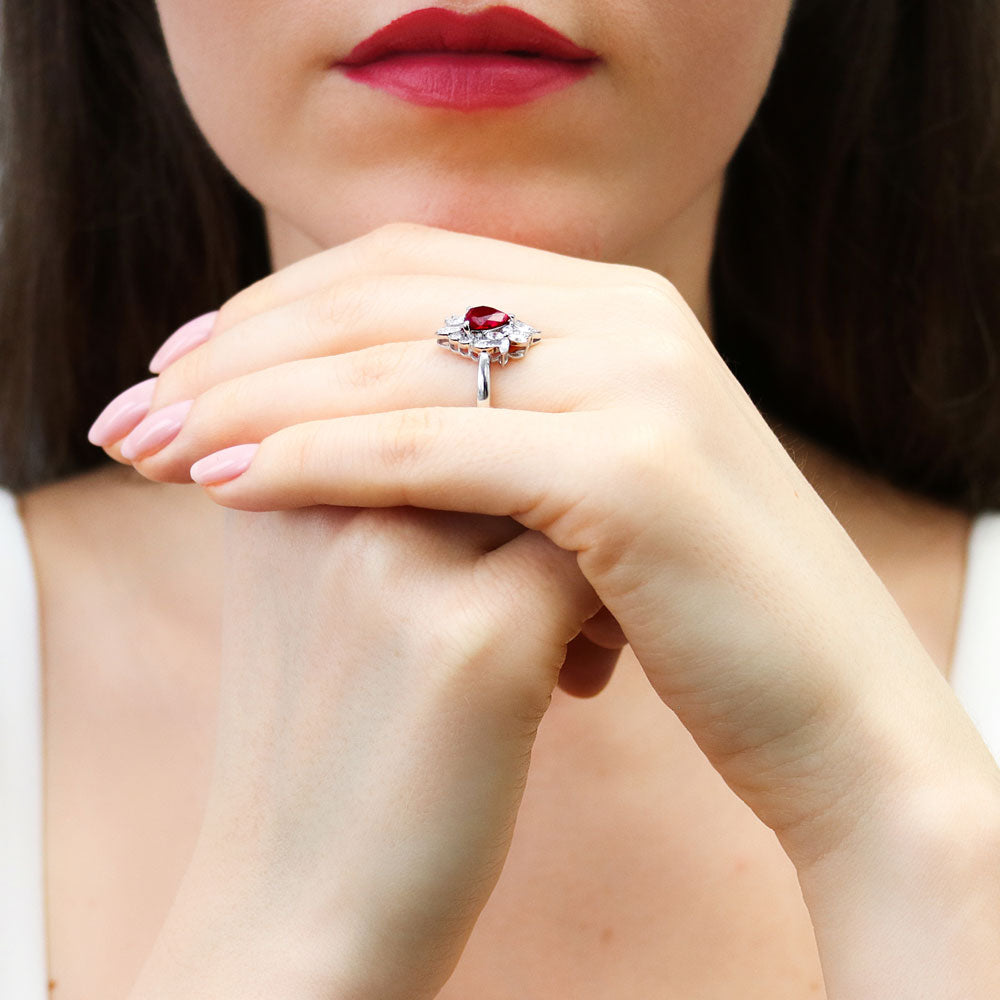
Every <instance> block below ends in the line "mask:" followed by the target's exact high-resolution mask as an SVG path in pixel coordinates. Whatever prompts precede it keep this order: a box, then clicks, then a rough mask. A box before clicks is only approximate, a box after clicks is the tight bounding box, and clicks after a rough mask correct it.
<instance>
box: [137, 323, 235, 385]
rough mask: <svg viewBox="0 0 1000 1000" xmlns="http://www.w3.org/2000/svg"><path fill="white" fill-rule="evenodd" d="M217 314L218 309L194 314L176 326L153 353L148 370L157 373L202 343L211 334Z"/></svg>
mask: <svg viewBox="0 0 1000 1000" xmlns="http://www.w3.org/2000/svg"><path fill="white" fill-rule="evenodd" d="M218 315H219V310H218V309H216V310H214V311H213V312H207V313H204V314H203V315H201V316H196V317H195V318H194V319H191V320H188V321H187V322H186V323H185V324H184V325H183V326H181V327H178V328H177V329H176V330H175V331H174V332H173V333H172V334H170V336H169V337H167V339H166V340H165V341H164V342H163V343H162V344H161V345H160V349H159V350H158V351H157V352H156V353H155V354H154V355H153V360H152V361H150V362H149V370H150V371H151V372H156V373H157V374H159V373H160V372H162V371H163V369H164V368H166V367H167V365H169V364H173V362H175V361H176V360H177V359H178V358H179V357H181V356H182V355H184V354H187V352H188V351H190V350H193V349H194V348H195V347H197V346H198V345H199V344H203V343H204V342H205V341H206V340H208V338H209V337H210V336H211V335H212V327H213V326H214V325H215V317H216V316H218Z"/></svg>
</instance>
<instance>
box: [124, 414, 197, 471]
mask: <svg viewBox="0 0 1000 1000" xmlns="http://www.w3.org/2000/svg"><path fill="white" fill-rule="evenodd" d="M192 403H194V400H193V399H182V400H181V401H180V402H179V403H171V404H170V406H164V407H163V408H162V409H159V410H156V411H154V412H153V413H150V414H149V416H147V417H145V418H144V419H143V421H142V422H141V423H139V424H138V425H137V426H136V428H135V430H134V431H132V433H131V434H129V436H128V437H127V438H125V440H124V441H122V446H121V452H122V458H127V459H128V460H129V461H130V462H131V461H132V460H133V459H136V458H138V457H139V456H140V455H147V454H149V453H150V452H153V451H156V450H157V449H159V448H162V447H163V446H164V445H166V444H169V443H170V442H171V441H173V439H174V438H175V437H177V432H178V431H179V430H180V429H181V424H183V423H184V418H185V417H186V416H187V413H188V410H190V409H191V404H192Z"/></svg>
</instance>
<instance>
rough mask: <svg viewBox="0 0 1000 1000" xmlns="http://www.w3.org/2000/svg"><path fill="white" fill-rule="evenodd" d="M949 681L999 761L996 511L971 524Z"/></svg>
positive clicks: (999, 518)
mask: <svg viewBox="0 0 1000 1000" xmlns="http://www.w3.org/2000/svg"><path fill="white" fill-rule="evenodd" d="M950 679H951V686H952V688H953V690H954V691H955V694H956V695H958V698H959V700H960V701H961V702H962V704H963V705H964V706H965V710H966V711H967V712H968V713H969V716H970V717H971V718H972V721H973V722H974V723H975V724H976V728H977V729H978V730H979V732H980V734H981V735H982V737H983V740H984V742H985V743H986V745H987V746H988V747H989V748H990V750H991V751H992V753H993V756H994V757H995V758H996V760H997V762H998V763H1000V511H986V512H984V513H982V514H980V515H979V516H978V517H977V518H976V519H975V520H974V521H973V524H972V534H971V535H970V537H969V564H968V568H967V570H966V576H965V594H964V596H963V598H962V610H961V614H960V616H959V621H958V634H957V636H956V639H955V652H954V656H953V658H952V665H951V671H950Z"/></svg>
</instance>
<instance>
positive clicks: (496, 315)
mask: <svg viewBox="0 0 1000 1000" xmlns="http://www.w3.org/2000/svg"><path fill="white" fill-rule="evenodd" d="M444 322H445V325H444V326H442V327H441V328H440V329H439V330H438V331H437V342H438V343H439V344H440V345H441V346H442V347H447V348H449V349H450V350H452V351H455V352H456V353H457V354H461V355H462V356H463V357H466V358H478V357H479V356H480V355H482V354H486V355H488V357H489V359H490V360H491V361H492V360H493V359H494V358H498V359H499V361H500V364H501V365H505V364H507V362H508V361H509V360H510V359H511V358H523V357H524V355H525V353H526V352H527V350H528V348H529V347H530V346H531V345H532V344H535V343H537V342H538V341H539V340H541V339H542V338H541V337H540V336H539V335H538V333H539V331H538V330H536V329H535V328H534V327H533V326H528V324H527V323H522V322H521V321H520V320H519V319H517V318H516V317H515V316H513V315H510V316H508V315H507V313H505V312H502V311H501V310H499V309H494V308H493V307H492V306H472V307H471V308H470V309H467V310H466V312H465V315H464V316H458V315H455V316H449V317H448V318H447V319H446V320H445V321H444ZM512 347H513V348H514V349H513V350H512V349H511V348H512Z"/></svg>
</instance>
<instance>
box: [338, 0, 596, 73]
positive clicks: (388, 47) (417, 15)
mask: <svg viewBox="0 0 1000 1000" xmlns="http://www.w3.org/2000/svg"><path fill="white" fill-rule="evenodd" d="M393 52H524V53H531V54H535V55H540V56H548V57H549V58H552V59H573V60H582V59H593V58H594V57H595V56H596V53H595V52H591V51H589V50H588V49H583V48H581V47H580V46H579V45H577V44H576V43H575V42H573V41H571V40H570V39H569V38H567V37H566V36H565V35H562V34H560V33H559V32H558V31H556V30H555V29H554V28H550V27H549V26H548V25H547V24H546V23H545V22H544V21H540V20H539V19H538V18H537V17H534V16H532V15H531V14H528V13H527V12H525V11H523V10H519V9H518V8H516V7H508V6H497V7H488V8H487V9H486V10H482V11H479V12H477V13H474V14H461V13H459V12H457V11H454V10H448V9H446V8H444V7H424V8H423V9H421V10H414V11H411V12H410V13H409V14H403V15H402V17H397V18H396V19H395V20H394V21H390V22H389V24H387V25H385V26H384V27H382V28H379V29H378V31H376V32H375V33H374V34H372V35H369V37H368V38H366V39H365V40H364V41H362V42H359V43H358V44H357V45H355V46H354V48H353V49H351V51H350V52H349V53H348V54H347V55H346V56H345V57H344V58H343V59H341V60H340V62H341V63H342V64H345V65H348V66H353V65H358V64H360V63H367V62H372V61H374V60H375V59H379V58H381V57H382V56H385V55H389V54H391V53H393Z"/></svg>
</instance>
